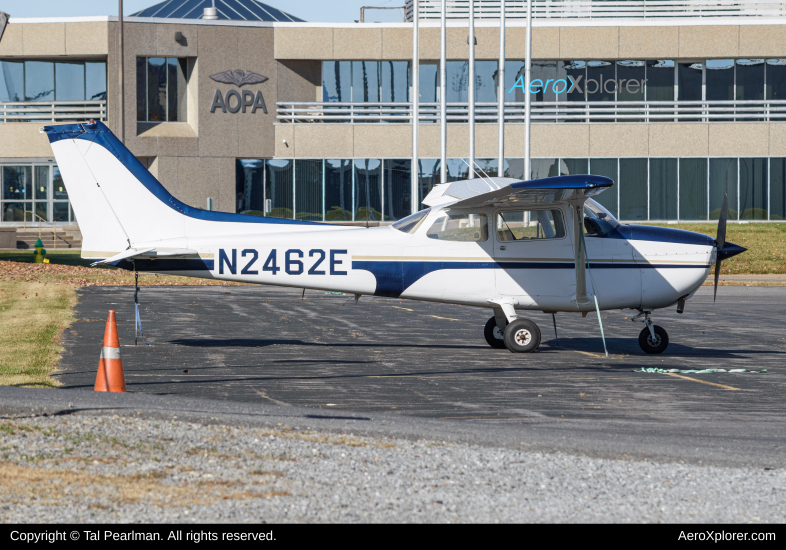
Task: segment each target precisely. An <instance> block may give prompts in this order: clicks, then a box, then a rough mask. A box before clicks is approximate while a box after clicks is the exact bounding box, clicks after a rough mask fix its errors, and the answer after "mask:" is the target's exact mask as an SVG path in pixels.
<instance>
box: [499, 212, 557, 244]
mask: <svg viewBox="0 0 786 550" xmlns="http://www.w3.org/2000/svg"><path fill="white" fill-rule="evenodd" d="M564 236H565V224H564V223H563V221H562V212H560V211H559V210H510V211H506V212H499V213H498V214H497V239H498V240H500V241H532V240H536V239H561V238H562V237H564Z"/></svg>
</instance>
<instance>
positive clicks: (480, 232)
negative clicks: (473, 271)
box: [426, 214, 489, 242]
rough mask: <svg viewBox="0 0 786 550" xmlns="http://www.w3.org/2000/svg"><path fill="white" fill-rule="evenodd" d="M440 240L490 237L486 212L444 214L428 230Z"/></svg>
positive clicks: (427, 234) (433, 237)
mask: <svg viewBox="0 0 786 550" xmlns="http://www.w3.org/2000/svg"><path fill="white" fill-rule="evenodd" d="M426 236H427V237H428V238H429V239H437V240H439V241H462V242H482V241H486V240H488V238H489V234H488V218H487V217H486V215H485V214H444V215H442V216H440V217H438V218H437V219H436V221H435V222H434V223H433V224H432V225H431V227H430V228H429V230H428V231H427V232H426Z"/></svg>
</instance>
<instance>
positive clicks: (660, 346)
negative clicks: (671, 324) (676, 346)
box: [639, 325, 669, 353]
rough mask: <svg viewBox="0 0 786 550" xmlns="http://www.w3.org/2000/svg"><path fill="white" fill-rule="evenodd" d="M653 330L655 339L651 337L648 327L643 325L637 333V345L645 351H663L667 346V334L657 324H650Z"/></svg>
mask: <svg viewBox="0 0 786 550" xmlns="http://www.w3.org/2000/svg"><path fill="white" fill-rule="evenodd" d="M652 328H653V329H654V331H655V339H654V340H653V339H652V334H651V333H650V329H649V328H647V327H644V330H642V331H641V332H640V333H639V346H641V349H643V350H644V351H645V352H647V353H663V352H664V351H665V350H666V348H667V347H668V346H669V335H668V334H667V333H666V331H665V330H664V329H663V327H659V326H658V325H652Z"/></svg>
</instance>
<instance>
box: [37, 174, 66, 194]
mask: <svg viewBox="0 0 786 550" xmlns="http://www.w3.org/2000/svg"><path fill="white" fill-rule="evenodd" d="M59 173H60V171H59V170H58V174H59ZM66 198H67V196H66ZM47 199H49V167H48V166H36V167H35V200H37V201H45V200H47Z"/></svg>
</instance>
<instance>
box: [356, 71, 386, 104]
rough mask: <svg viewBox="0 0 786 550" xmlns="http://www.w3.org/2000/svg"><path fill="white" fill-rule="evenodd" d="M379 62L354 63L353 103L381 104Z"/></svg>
mask: <svg viewBox="0 0 786 550" xmlns="http://www.w3.org/2000/svg"><path fill="white" fill-rule="evenodd" d="M379 73H380V63H379V61H353V62H352V101H353V102H354V103H359V102H372V103H378V102H379V80H380V78H379V77H380V74H379Z"/></svg>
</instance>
